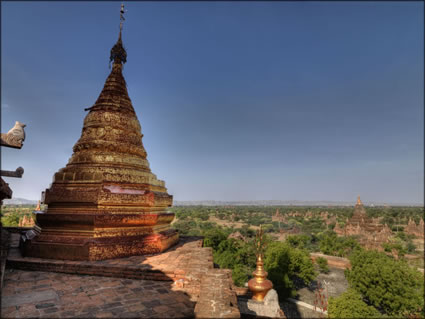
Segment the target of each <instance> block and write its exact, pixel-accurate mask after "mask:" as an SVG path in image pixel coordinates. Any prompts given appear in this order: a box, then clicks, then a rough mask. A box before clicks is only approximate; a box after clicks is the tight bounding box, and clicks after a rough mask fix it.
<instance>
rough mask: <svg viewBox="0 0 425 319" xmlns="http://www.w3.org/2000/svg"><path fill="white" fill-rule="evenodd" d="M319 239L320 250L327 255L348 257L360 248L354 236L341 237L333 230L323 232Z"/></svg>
mask: <svg viewBox="0 0 425 319" xmlns="http://www.w3.org/2000/svg"><path fill="white" fill-rule="evenodd" d="M319 240H320V244H319V248H320V251H321V252H322V253H324V254H325V255H332V256H339V257H348V256H349V255H350V254H351V252H353V251H354V250H356V249H359V248H360V245H359V243H358V242H357V241H356V239H355V238H354V237H339V236H337V234H336V233H334V232H333V231H328V232H325V233H323V234H322V235H321V236H320V238H319Z"/></svg>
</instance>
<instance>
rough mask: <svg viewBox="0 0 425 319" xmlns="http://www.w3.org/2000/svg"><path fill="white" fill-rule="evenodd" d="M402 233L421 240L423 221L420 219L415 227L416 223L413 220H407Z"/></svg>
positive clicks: (422, 236)
mask: <svg viewBox="0 0 425 319" xmlns="http://www.w3.org/2000/svg"><path fill="white" fill-rule="evenodd" d="M404 231H405V232H406V233H407V234H410V235H413V236H415V237H417V238H422V239H424V237H425V236H424V220H423V219H421V220H420V221H419V224H418V225H416V223H415V222H414V220H413V219H411V218H409V222H408V224H407V226H406V227H405V228H404Z"/></svg>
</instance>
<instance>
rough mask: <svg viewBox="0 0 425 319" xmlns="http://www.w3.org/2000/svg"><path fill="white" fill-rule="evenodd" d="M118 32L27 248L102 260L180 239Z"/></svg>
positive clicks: (161, 247) (157, 249)
mask: <svg viewBox="0 0 425 319" xmlns="http://www.w3.org/2000/svg"><path fill="white" fill-rule="evenodd" d="M123 13H124V10H123V7H121V24H120V33H119V38H118V41H117V43H116V44H115V45H114V46H113V48H112V50H111V56H110V60H111V62H113V66H112V71H111V73H110V74H109V76H108V78H107V79H106V83H105V85H104V87H103V90H102V92H101V93H100V95H99V97H98V99H97V101H96V103H95V104H94V105H93V106H92V107H90V108H88V109H86V110H89V113H88V114H87V116H86V117H85V119H84V125H83V129H82V133H81V137H80V139H79V140H78V141H77V143H76V144H75V145H74V148H73V154H72V156H71V158H70V159H69V162H68V164H67V165H66V167H64V168H62V169H60V170H59V171H58V172H57V173H55V175H54V178H53V183H52V184H51V186H50V188H49V189H47V190H46V191H45V192H44V194H43V203H44V204H47V205H48V208H47V210H46V211H45V212H43V211H41V212H39V213H36V214H35V215H36V226H35V228H34V231H33V232H32V233H31V234H27V235H26V236H24V237H23V243H22V246H21V247H22V248H23V253H24V255H25V256H32V257H40V258H54V259H71V260H101V259H108V258H116V257H124V256H131V255H141V254H150V253H157V252H162V251H164V250H165V249H167V248H169V247H170V246H172V245H173V244H175V243H176V242H177V241H178V238H179V236H178V233H177V231H175V230H173V229H170V223H171V221H172V220H173V219H174V213H170V212H167V207H170V206H171V205H172V200H173V197H172V196H171V195H169V194H168V193H167V189H166V188H165V183H164V181H161V180H158V179H157V177H156V176H155V175H154V174H153V173H152V172H151V170H150V168H149V163H148V161H147V159H146V155H147V154H146V151H145V149H144V147H143V144H142V137H143V135H142V133H141V126H140V123H139V121H138V119H137V116H136V113H135V111H134V109H133V106H132V103H131V100H130V98H129V96H128V92H127V88H126V82H125V80H124V77H123V75H122V69H123V64H124V63H125V62H126V60H127V53H126V51H125V49H124V47H123V44H122V38H121V31H122V21H123V20H124V18H123V17H122V15H123Z"/></svg>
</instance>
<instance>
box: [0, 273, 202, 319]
mask: <svg viewBox="0 0 425 319" xmlns="http://www.w3.org/2000/svg"><path fill="white" fill-rule="evenodd" d="M194 307H195V302H194V301H193V300H191V297H190V296H189V295H188V294H187V293H186V292H185V291H184V289H182V288H178V287H176V285H175V284H174V283H173V282H172V281H171V282H167V281H153V280H133V279H122V278H110V277H99V276H84V275H68V274H61V273H53V272H41V271H22V270H13V269H8V270H7V271H6V274H5V278H4V287H3V289H2V309H1V317H2V318H28V317H41V318H48V317H51V318H69V317H73V318H78V317H81V318H107V317H109V318H111V317H112V318H118V317H121V318H136V317H142V318H179V317H180V318H181V317H193V316H194V312H193V309H194Z"/></svg>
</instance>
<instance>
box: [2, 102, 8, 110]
mask: <svg viewBox="0 0 425 319" xmlns="http://www.w3.org/2000/svg"><path fill="white" fill-rule="evenodd" d="M1 108H2V109H9V108H10V105H9V104H7V103H2V104H1Z"/></svg>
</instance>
